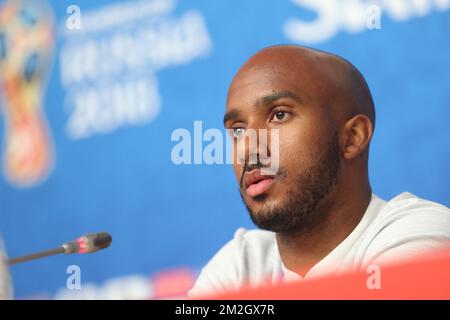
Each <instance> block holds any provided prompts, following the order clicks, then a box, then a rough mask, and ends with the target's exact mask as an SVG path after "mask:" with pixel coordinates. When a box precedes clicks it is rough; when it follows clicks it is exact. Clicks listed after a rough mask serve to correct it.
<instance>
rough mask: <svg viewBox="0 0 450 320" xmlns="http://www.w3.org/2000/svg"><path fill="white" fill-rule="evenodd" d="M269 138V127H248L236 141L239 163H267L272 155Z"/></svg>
mask: <svg viewBox="0 0 450 320" xmlns="http://www.w3.org/2000/svg"><path fill="white" fill-rule="evenodd" d="M269 139H270V137H268V131H267V129H259V128H258V129H255V128H247V129H246V130H245V133H244V134H243V135H242V136H241V137H239V138H238V139H237V141H236V142H235V143H236V148H235V150H236V160H237V163H238V164H246V165H255V164H259V163H262V164H265V161H266V160H267V158H268V157H269V156H270V154H269V153H270V150H269V149H268V146H269V143H270V141H269Z"/></svg>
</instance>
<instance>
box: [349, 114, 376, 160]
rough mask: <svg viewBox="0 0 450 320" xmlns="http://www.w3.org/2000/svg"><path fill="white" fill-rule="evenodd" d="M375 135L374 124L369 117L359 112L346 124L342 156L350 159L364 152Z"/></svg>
mask: <svg viewBox="0 0 450 320" xmlns="http://www.w3.org/2000/svg"><path fill="white" fill-rule="evenodd" d="M372 135H373V124H372V121H370V119H369V117H367V116H366V115H363V114H358V115H356V116H354V117H353V118H351V119H349V120H348V121H347V122H346V123H345V126H344V134H343V137H344V144H343V149H342V156H343V157H344V159H347V160H350V159H353V158H355V157H357V156H358V155H360V154H362V153H364V151H366V150H367V148H368V147H369V144H370V140H371V139H372Z"/></svg>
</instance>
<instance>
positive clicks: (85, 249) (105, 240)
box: [63, 232, 112, 254]
mask: <svg viewBox="0 0 450 320" xmlns="http://www.w3.org/2000/svg"><path fill="white" fill-rule="evenodd" d="M111 242H112V237H111V235H110V234H109V233H107V232H97V233H89V234H87V235H84V236H81V237H79V238H78V239H76V240H75V241H70V242H67V243H65V244H63V247H64V250H65V253H66V254H69V253H93V252H96V251H98V250H101V249H105V248H107V247H109V246H110V245H111Z"/></svg>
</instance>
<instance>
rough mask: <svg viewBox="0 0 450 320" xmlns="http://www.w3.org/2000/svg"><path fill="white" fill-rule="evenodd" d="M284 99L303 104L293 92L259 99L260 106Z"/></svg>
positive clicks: (283, 92)
mask: <svg viewBox="0 0 450 320" xmlns="http://www.w3.org/2000/svg"><path fill="white" fill-rule="evenodd" d="M283 98H291V99H292V100H295V101H297V102H298V103H302V99H301V98H300V97H299V96H298V95H296V94H295V93H293V92H292V91H288V90H285V91H278V92H274V93H272V94H269V95H267V96H265V97H262V98H261V99H259V101H258V104H260V105H267V104H271V103H273V102H275V101H277V100H280V99H283Z"/></svg>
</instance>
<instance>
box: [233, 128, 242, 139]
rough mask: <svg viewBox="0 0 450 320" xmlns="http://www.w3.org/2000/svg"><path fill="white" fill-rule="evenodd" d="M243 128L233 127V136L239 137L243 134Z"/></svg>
mask: <svg viewBox="0 0 450 320" xmlns="http://www.w3.org/2000/svg"><path fill="white" fill-rule="evenodd" d="M244 133H245V129H244V128H234V129H233V136H234V137H235V138H240V137H242V136H243V135H244Z"/></svg>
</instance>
